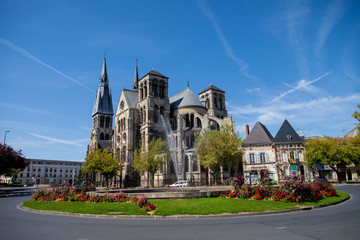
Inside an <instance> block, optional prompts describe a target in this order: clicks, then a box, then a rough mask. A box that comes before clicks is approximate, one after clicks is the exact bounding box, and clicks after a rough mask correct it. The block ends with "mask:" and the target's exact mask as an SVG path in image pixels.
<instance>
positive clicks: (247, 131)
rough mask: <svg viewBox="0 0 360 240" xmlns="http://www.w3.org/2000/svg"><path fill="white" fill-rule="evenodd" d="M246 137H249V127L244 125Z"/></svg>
mask: <svg viewBox="0 0 360 240" xmlns="http://www.w3.org/2000/svg"><path fill="white" fill-rule="evenodd" d="M245 132H246V137H247V136H249V125H247V124H246V125H245Z"/></svg>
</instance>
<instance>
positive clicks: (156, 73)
mask: <svg viewBox="0 0 360 240" xmlns="http://www.w3.org/2000/svg"><path fill="white" fill-rule="evenodd" d="M146 75H154V76H158V77H163V78H168V77H167V76H165V75H163V74H161V73H159V72H158V71H156V70H154V69H152V70H151V71H150V72H148V73H147V74H145V76H146ZM145 76H144V77H145ZM144 77H142V78H141V79H143V78H144Z"/></svg>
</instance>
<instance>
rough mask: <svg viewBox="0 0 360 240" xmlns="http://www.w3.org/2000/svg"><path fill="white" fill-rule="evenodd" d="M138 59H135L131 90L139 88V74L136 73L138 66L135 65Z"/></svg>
mask: <svg viewBox="0 0 360 240" xmlns="http://www.w3.org/2000/svg"><path fill="white" fill-rule="evenodd" d="M137 63H138V60H137V59H136V67H135V76H134V84H133V90H136V89H138V88H139V74H138V66H137Z"/></svg>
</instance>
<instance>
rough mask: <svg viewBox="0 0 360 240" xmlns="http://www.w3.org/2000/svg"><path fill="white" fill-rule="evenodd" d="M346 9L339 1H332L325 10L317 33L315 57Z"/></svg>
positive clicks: (343, 3)
mask: <svg viewBox="0 0 360 240" xmlns="http://www.w3.org/2000/svg"><path fill="white" fill-rule="evenodd" d="M346 10H347V7H346V6H345V2H344V1H341V0H332V1H331V2H330V4H329V5H328V7H327V8H326V10H325V13H324V16H323V18H322V22H321V26H320V28H319V31H318V33H317V39H316V44H315V56H316V57H319V55H320V51H321V48H322V47H323V45H324V43H325V42H326V39H327V37H328V36H329V34H330V33H331V31H332V29H333V28H334V26H335V25H336V24H337V23H338V22H339V20H340V19H341V18H342V16H343V15H344V13H345V12H346Z"/></svg>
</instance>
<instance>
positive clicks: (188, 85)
mask: <svg viewBox="0 0 360 240" xmlns="http://www.w3.org/2000/svg"><path fill="white" fill-rule="evenodd" d="M187 87H188V88H190V83H189V79H187Z"/></svg>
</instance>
